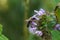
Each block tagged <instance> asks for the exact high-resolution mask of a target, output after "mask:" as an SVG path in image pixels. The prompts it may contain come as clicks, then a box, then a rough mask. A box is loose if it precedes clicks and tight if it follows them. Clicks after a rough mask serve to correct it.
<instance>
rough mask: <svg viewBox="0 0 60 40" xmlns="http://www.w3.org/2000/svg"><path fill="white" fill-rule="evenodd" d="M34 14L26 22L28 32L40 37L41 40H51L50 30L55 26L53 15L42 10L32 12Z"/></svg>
mask: <svg viewBox="0 0 60 40" xmlns="http://www.w3.org/2000/svg"><path fill="white" fill-rule="evenodd" d="M34 12H35V13H36V14H34V15H33V16H32V17H30V18H29V19H28V20H26V21H27V28H28V30H29V32H30V33H31V34H33V35H36V36H38V37H41V38H42V39H41V40H52V38H51V30H52V28H53V27H54V25H55V24H56V17H55V15H54V13H49V12H47V11H45V10H44V9H42V8H41V9H40V10H39V11H36V10H34Z"/></svg>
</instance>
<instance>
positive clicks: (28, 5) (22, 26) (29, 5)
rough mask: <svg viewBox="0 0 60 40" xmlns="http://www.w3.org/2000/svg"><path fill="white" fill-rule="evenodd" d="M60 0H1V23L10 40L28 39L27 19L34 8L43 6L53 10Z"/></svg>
mask: <svg viewBox="0 0 60 40" xmlns="http://www.w3.org/2000/svg"><path fill="white" fill-rule="evenodd" d="M59 1H60V0H0V23H1V24H2V25H3V32H2V34H4V35H5V36H6V37H8V38H9V40H27V38H28V32H27V27H26V22H25V20H26V19H28V18H29V17H30V16H32V15H33V13H34V10H38V9H40V8H43V9H45V10H48V11H50V12H52V11H53V10H54V8H55V6H56V5H57V3H58V2H59Z"/></svg>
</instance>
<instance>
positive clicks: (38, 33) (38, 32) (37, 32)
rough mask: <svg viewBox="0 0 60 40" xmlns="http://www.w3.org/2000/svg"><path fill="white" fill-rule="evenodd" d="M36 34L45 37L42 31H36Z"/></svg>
mask: <svg viewBox="0 0 60 40" xmlns="http://www.w3.org/2000/svg"><path fill="white" fill-rule="evenodd" d="M35 34H36V35H37V36H42V35H43V33H42V31H36V32H35Z"/></svg>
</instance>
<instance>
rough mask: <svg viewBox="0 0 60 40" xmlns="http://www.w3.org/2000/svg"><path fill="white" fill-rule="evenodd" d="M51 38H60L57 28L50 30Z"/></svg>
mask: <svg viewBox="0 0 60 40" xmlns="http://www.w3.org/2000/svg"><path fill="white" fill-rule="evenodd" d="M51 33H52V40H60V32H59V31H57V30H52V31H51Z"/></svg>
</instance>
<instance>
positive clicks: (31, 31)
mask: <svg viewBox="0 0 60 40" xmlns="http://www.w3.org/2000/svg"><path fill="white" fill-rule="evenodd" d="M28 30H29V32H30V33H31V34H35V32H36V30H37V27H33V28H32V27H29V28H28Z"/></svg>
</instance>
